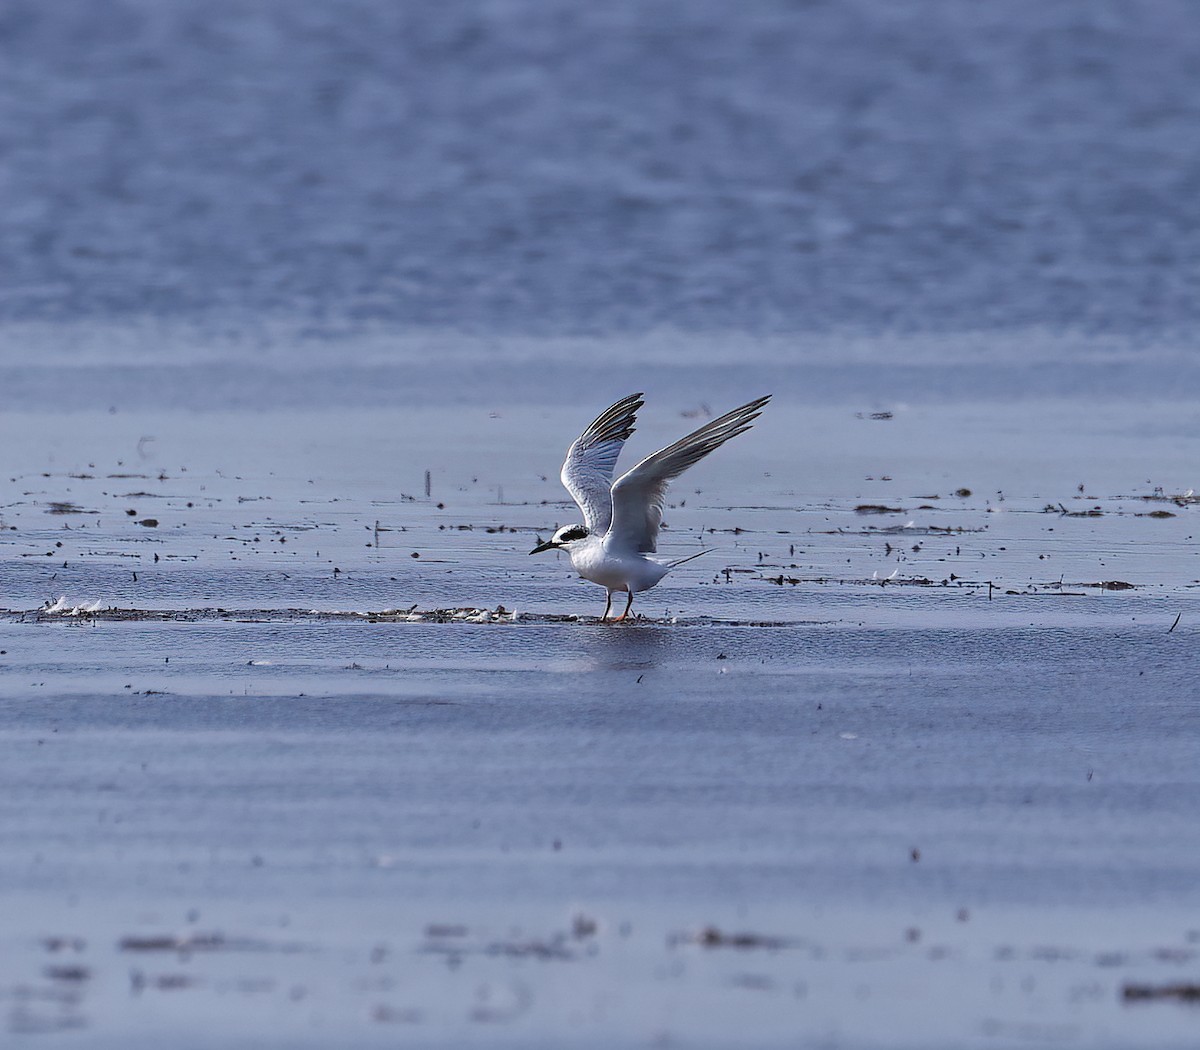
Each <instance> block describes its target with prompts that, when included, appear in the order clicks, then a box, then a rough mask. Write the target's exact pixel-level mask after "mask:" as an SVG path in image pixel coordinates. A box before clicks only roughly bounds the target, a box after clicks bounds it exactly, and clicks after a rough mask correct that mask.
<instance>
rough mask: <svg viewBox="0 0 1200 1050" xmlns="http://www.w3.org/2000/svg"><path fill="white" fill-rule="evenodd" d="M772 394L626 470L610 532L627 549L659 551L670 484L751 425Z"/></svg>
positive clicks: (617, 488)
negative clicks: (659, 529) (660, 534)
mask: <svg viewBox="0 0 1200 1050" xmlns="http://www.w3.org/2000/svg"><path fill="white" fill-rule="evenodd" d="M770 400H771V396H770V394H768V395H767V396H766V397H760V398H759V399H758V400H757V401H751V402H750V403H749V404H746V405H742V407H741V408H735V409H734V410H733V411H732V412H727V413H725V415H723V416H721V417H720V418H718V419H714V420H713V421H712V422H711V423H706V424H705V425H704V426H702V427H701V428H700V429H699V430H694V431H692V433H690V434H688V435H687V437H681V438H680V439H679V440H678V441H676V442H675V443H674V444H673V445H668V446H667V447H666V448H664V449H659V451H657V452H655V453H654V454H653V455H650V456H647V457H646V458H645V459H643V460H642V461H641V463H639V464H638V465H637V466H636V467H634V468H633V470H631V471H629V473H627V474H623V475H621V477H619V478H618V479H617V483H616V484H615V485H613V487H612V505H613V517H612V528H611V529H610V530H609V535H610V536H611V537H612V541H613V542H614V543H616V544H619V545H620V546H621V547H622V548H624V549H626V550H636V551H642V552H643V553H646V554H653V553H654V552H655V551H656V550H657V549H658V527H659V526H660V525H661V524H662V518H663V507H664V505H665V502H666V496H667V485H669V484H670V482H671V479H672V478H677V477H679V475H680V474H682V473H683V472H684V471H685V470H687V469H688V467H690V466H693V465H694V464H696V463H698V462H699V461H700V460H702V459H703V458H704V457H705V456H707V455H708V454H709V453H710V452H712V451H713V450H714V449H717V448H719V447H720V446H721V445H723V444H725V442H726V441H728V440H729V439H730V438H732V437H737V436H738V434H741V433H743V432H744V431H747V430H749V429H750V425H751V424H752V423H753V422H754V421H755V420H756V419H757V418H758V417H759V415H760V414H761V413H762V410H763V408H764V407H765V406H766V404H767V402H768V401H770Z"/></svg>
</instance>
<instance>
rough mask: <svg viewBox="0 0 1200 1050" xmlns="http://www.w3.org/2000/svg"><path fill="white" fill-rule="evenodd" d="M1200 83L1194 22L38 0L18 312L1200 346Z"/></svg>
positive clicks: (21, 19)
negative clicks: (1036, 334)
mask: <svg viewBox="0 0 1200 1050" xmlns="http://www.w3.org/2000/svg"><path fill="white" fill-rule="evenodd" d="M1198 71H1200V34H1197V33H1196V32H1195V17H1194V8H1193V6H1192V5H1191V4H1190V3H1188V2H1187V0H1155V2H1153V3H1117V2H1098V0H1086V2H1084V0H1079V2H1062V3H1053V4H1047V3H1044V2H1040V0H1007V2H1005V3H1003V4H973V3H961V2H947V0H905V2H902V3H887V4H881V3H878V2H876V0H838V2H820V0H810V2H791V3H785V2H762V0H755V2H750V3H744V4H738V5H730V4H728V3H725V2H723V0H687V2H675V3H671V2H662V3H654V4H643V3H637V2H633V0H614V2H606V3H603V4H596V5H585V4H577V3H567V2H555V0H550V2H548V0H494V2H477V3H476V2H471V3H467V2H458V3H445V2H440V0H439V2H405V3H393V2H384V0H351V2H344V3H337V4H330V3H324V2H319V0H263V2H258V3H254V4H247V3H237V2H230V0H215V2H214V0H204V2H199V0H176V2H172V3H169V4H168V3H160V2H157V0H119V2H113V3H106V4H103V5H98V4H95V3H93V2H90V0H56V2H55V3H53V4H43V3H34V2H21V0H13V2H10V3H7V4H5V5H4V8H3V10H2V11H0V193H2V196H3V200H4V209H5V222H4V226H3V230H2V231H0V258H2V259H3V270H4V274H5V276H4V278H3V282H2V284H0V323H4V322H9V323H11V322H14V321H28V320H32V319H37V320H45V321H51V322H58V321H61V320H64V319H66V320H71V319H85V320H92V321H95V320H98V319H104V320H112V319H135V320H136V319H145V318H155V319H168V320H180V319H183V320H187V321H189V322H191V323H195V324H199V325H200V326H201V331H202V334H203V335H204V336H205V337H213V336H215V335H217V334H225V335H227V334H228V333H229V331H230V330H234V331H243V330H245V328H246V327H247V326H252V325H255V324H261V321H262V318H263V317H264V316H266V315H270V316H273V317H282V318H285V319H287V320H288V321H289V322H295V323H296V324H297V325H298V326H301V327H303V326H308V331H309V333H310V334H311V333H313V332H316V333H317V334H322V333H323V334H326V335H330V334H332V335H334V336H336V335H338V334H344V333H345V332H347V331H354V330H355V329H356V327H361V326H370V325H383V326H385V327H386V328H387V329H388V330H405V331H412V330H416V331H420V330H425V329H431V328H432V329H452V330H454V331H456V332H462V333H475V334H485V335H487V334H494V333H498V332H502V333H519V334H543V335H546V334H549V335H554V334H560V333H590V334H599V335H610V334H613V333H620V332H641V331H646V330H652V329H655V328H656V327H660V326H669V327H677V328H682V329H684V330H687V331H697V332H704V331H735V332H738V333H743V334H746V335H749V336H754V335H762V334H766V333H779V332H787V333H790V332H807V333H830V332H839V331H844V330H847V329H849V330H852V331H855V332H865V333H870V334H874V335H879V334H888V333H931V332H943V333H963V332H991V331H995V330H1006V329H1014V330H1021V331H1027V330H1031V329H1032V330H1036V331H1045V332H1051V333H1068V334H1075V335H1077V336H1080V337H1086V338H1088V339H1094V340H1099V341H1100V342H1099V344H1098V345H1099V347H1100V348H1102V349H1107V350H1111V349H1112V347H1113V346H1114V345H1117V346H1121V345H1125V344H1126V343H1128V342H1131V341H1132V342H1136V343H1139V344H1140V343H1146V342H1151V343H1153V342H1156V341H1166V342H1168V343H1173V344H1174V345H1179V344H1183V345H1186V346H1188V347H1192V346H1194V345H1195V335H1194V331H1195V330H1196V322H1197V321H1198V320H1200V301H1198V299H1197V296H1196V295H1195V289H1196V287H1197V281H1198V279H1200V238H1198V231H1200V149H1198V147H1200V93H1197V91H1196V90H1195V85H1196V75H1197V72H1198ZM1105 340H1107V342H1105ZM19 350H20V347H18V346H14V345H13V340H12V339H11V338H9V339H7V340H5V346H4V353H5V356H6V358H7V359H8V360H12V357H13V355H14V354H18V353H19ZM164 352H165V351H164ZM1097 352H1100V351H1099V350H1097Z"/></svg>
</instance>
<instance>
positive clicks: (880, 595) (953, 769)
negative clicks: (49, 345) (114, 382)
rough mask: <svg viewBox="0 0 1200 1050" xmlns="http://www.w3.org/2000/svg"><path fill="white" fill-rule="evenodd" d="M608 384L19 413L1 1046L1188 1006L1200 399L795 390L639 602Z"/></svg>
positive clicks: (994, 1041) (956, 1036)
mask: <svg viewBox="0 0 1200 1050" xmlns="http://www.w3.org/2000/svg"><path fill="white" fill-rule="evenodd" d="M774 407H775V406H773V408H774ZM684 410H686V411H688V412H693V411H698V412H702V411H703V409H701V408H699V407H696V406H686V405H685V406H682V407H679V406H675V407H674V411H671V412H666V411H664V412H662V413H661V414H659V415H658V416H657V418H655V416H654V414H653V413H647V419H646V421H645V425H644V428H643V430H644V431H645V432H640V433H639V434H638V435H636V436H635V440H634V443H633V444H634V446H635V448H633V449H631V451H633V452H634V453H635V454H636V452H637V451H638V450H639V449H643V448H650V447H654V446H655V445H656V444H661V443H662V441H661V440H659V439H660V438H669V437H671V436H674V432H677V431H678V430H679V428H680V427H681V426H682V425H684V423H685V420H684V418H683V417H681V416H680V415H679V413H680V412H681V411H684ZM579 414H580V413H579V411H578V410H571V409H566V408H555V409H546V408H529V409H524V408H517V409H512V408H504V409H503V410H474V409H470V408H459V409H454V410H449V409H442V410H439V411H438V412H436V413H434V412H432V411H430V412H429V413H428V415H427V416H422V415H421V413H420V411H419V410H417V411H414V412H413V413H410V414H408V415H407V417H406V418H405V421H404V424H405V425H404V426H403V427H396V426H394V425H390V424H392V423H394V422H395V419H394V416H389V414H387V413H384V412H382V411H380V412H366V411H364V412H358V413H355V414H353V415H352V416H349V415H345V414H339V413H333V412H331V413H327V414H324V415H322V413H319V412H312V413H304V412H296V411H284V410H277V411H274V412H271V413H267V414H265V415H263V416H261V417H256V416H249V415H230V416H226V417H221V416H218V415H214V414H199V415H194V416H193V415H186V414H185V415H178V416H173V417H172V416H165V415H164V416H161V417H157V418H156V417H154V416H153V415H147V414H145V413H139V414H137V416H136V418H130V417H127V416H125V415H124V414H122V413H116V414H111V415H110V414H107V413H104V414H99V413H98V414H95V415H94V416H90V417H86V418H83V419H79V420H77V421H76V424H77V427H78V430H77V432H75V433H71V432H68V431H64V430H61V429H60V430H52V431H50V432H46V431H45V430H44V429H39V428H38V426H37V425H36V424H35V422H34V421H33V420H32V418H25V419H22V418H21V417H20V416H19V415H18V416H16V417H9V419H8V420H7V423H8V424H11V425H8V426H6V434H5V436H6V442H5V446H4V453H3V455H4V470H5V473H6V478H9V479H11V481H9V483H8V488H7V492H8V493H9V496H8V498H7V500H6V503H5V506H4V507H3V508H0V515H2V520H3V524H4V526H5V531H4V532H3V533H0V558H2V559H3V568H4V580H5V587H6V594H5V601H4V603H3V604H4V606H5V609H4V611H3V613H0V650H3V655H0V660H2V661H3V662H4V674H3V678H2V679H0V734H2V735H3V740H4V750H5V754H6V761H5V762H4V763H3V766H2V768H0V799H3V802H0V806H2V807H3V811H4V817H3V821H2V824H0V826H2V828H3V846H4V848H3V850H0V881H2V882H3V885H4V886H5V887H6V891H5V902H6V911H7V914H8V916H9V918H8V920H7V921H6V924H5V929H4V931H3V934H2V938H3V947H2V950H0V1007H2V1009H3V1015H2V1017H3V1024H4V1025H5V1030H6V1033H7V1038H8V1040H9V1041H10V1042H14V1044H15V1045H25V1044H28V1045H38V1046H74V1045H88V1046H135V1047H136V1046H154V1045H163V1043H164V1042H169V1043H170V1044H171V1045H175V1046H192V1045H194V1046H210V1045H215V1044H216V1043H219V1044H220V1045H224V1046H314V1047H315V1046H322V1047H327V1046H363V1045H395V1044H396V1042H397V1041H400V1040H407V1041H415V1042H417V1043H419V1044H420V1045H435V1046H436V1045H445V1046H461V1045H479V1046H485V1045H486V1046H495V1045H511V1046H561V1045H568V1044H569V1045H590V1046H605V1047H611V1046H652V1045H679V1046H728V1045H735V1044H736V1045H761V1046H784V1045H787V1046H795V1045H801V1046H809V1045H812V1046H816V1045H837V1046H851V1047H854V1046H878V1045H885V1046H1008V1045H1020V1046H1064V1045H1065V1046H1072V1045H1074V1046H1102V1045H1111V1046H1126V1045H1139V1046H1150V1045H1155V1046H1159V1045H1161V1046H1187V1045H1191V1044H1192V1043H1194V1041H1195V1037H1196V1032H1197V1030H1198V1029H1197V1025H1200V1018H1198V1017H1197V1014H1196V1011H1195V1007H1194V1005H1191V998H1190V994H1191V993H1190V992H1189V988H1191V987H1192V986H1193V984H1194V982H1195V981H1196V979H1197V976H1198V975H1200V921H1198V920H1197V916H1198V915H1200V891H1198V889H1197V886H1200V881H1198V880H1197V879H1196V877H1195V875H1196V872H1197V870H1200V833H1198V831H1197V823H1196V820H1195V813H1196V812H1197V808H1198V807H1200V776H1198V775H1197V772H1196V770H1197V765H1196V762H1195V755H1196V754H1197V750H1198V746H1200V716H1198V714H1197V708H1196V701H1195V667H1196V642H1197V630H1198V625H1200V607H1198V606H1197V596H1198V595H1200V580H1198V577H1200V561H1198V559H1197V549H1198V548H1197V545H1196V543H1195V539H1194V535H1195V533H1194V530H1195V523H1196V520H1197V519H1196V517H1195V516H1196V514H1197V513H1200V509H1198V508H1197V507H1196V506H1195V498H1194V496H1193V495H1192V494H1191V493H1190V492H1189V489H1188V481H1189V471H1192V470H1193V464H1194V458H1192V454H1193V452H1194V449H1193V448H1192V447H1191V445H1190V444H1189V440H1188V439H1187V438H1186V434H1187V433H1188V428H1189V427H1190V422H1189V420H1188V418H1187V413H1186V412H1182V413H1181V412H1180V410H1179V409H1178V407H1177V406H1158V407H1155V406H1139V407H1135V406H1125V407H1124V408H1114V409H1113V410H1112V411H1109V412H1104V413H1099V414H1097V413H1096V412H1094V411H1092V410H1091V409H1090V408H1089V409H1088V410H1086V411H1084V410H1073V409H1071V407H1070V406H1064V405H1016V406H1014V405H1004V404H1000V405H990V406H989V405H983V406H970V407H954V408H945V407H943V408H934V407H910V406H903V405H893V406H890V407H889V408H888V409H887V410H886V411H874V410H872V409H870V408H869V407H868V408H866V409H862V410H861V411H859V410H856V409H854V408H853V407H852V406H847V407H838V408H834V407H828V406H826V407H821V408H814V407H812V406H797V405H790V406H789V405H787V404H783V405H780V406H778V410H777V411H773V413H772V415H771V416H770V417H768V418H764V420H763V422H762V424H761V425H760V427H759V428H757V429H756V431H755V432H754V433H753V434H752V435H750V436H749V437H747V438H746V439H741V440H739V441H738V442H735V443H733V444H732V445H730V446H729V447H728V448H727V449H724V450H722V454H721V455H720V456H717V457H714V458H713V459H712V460H711V461H709V462H708V463H707V464H706V465H705V466H704V467H703V468H700V469H698V470H697V471H696V472H695V474H694V475H689V477H688V478H687V479H686V481H687V482H689V483H690V484H684V485H682V486H678V488H677V490H676V491H675V492H674V493H673V495H674V497H675V499H674V505H673V506H672V508H671V510H670V513H669V515H668V524H669V526H670V527H669V529H668V530H667V531H666V532H665V533H664V536H665V538H666V539H665V543H664V552H665V553H670V554H672V555H675V554H685V553H687V552H689V551H691V550H693V549H699V548H700V547H701V546H705V547H712V548H714V549H713V551H712V553H710V554H709V555H706V557H705V558H702V559H698V560H697V561H695V562H693V563H690V564H689V565H688V566H686V567H685V568H684V569H681V570H680V571H679V572H678V573H677V574H676V575H673V576H672V577H670V578H669V579H668V580H667V581H666V583H664V585H662V586H661V587H659V588H658V589H657V590H655V591H653V592H650V593H648V594H646V595H643V596H641V597H640V598H639V600H638V602H637V604H635V607H634V608H635V611H640V613H641V614H642V618H641V619H639V620H636V621H634V622H631V623H628V624H624V625H619V626H601V625H599V624H598V623H596V615H597V614H598V613H599V612H600V610H601V609H602V607H603V601H602V592H599V590H598V589H596V588H593V587H591V586H589V585H586V584H584V583H582V582H581V581H578V580H576V579H573V578H572V576H571V574H570V572H569V569H568V567H567V565H566V563H565V562H561V561H558V560H556V559H555V558H554V557H549V558H537V559H534V558H529V557H527V554H526V552H527V551H528V550H529V549H530V548H531V547H532V546H533V544H534V542H536V537H537V536H538V535H539V534H540V535H545V534H547V533H548V532H549V531H550V529H551V528H552V527H553V526H554V525H556V524H560V523H563V522H566V521H569V520H573V514H574V512H573V510H572V509H571V508H570V507H569V506H567V505H565V504H564V503H563V499H564V494H563V493H562V492H561V491H560V490H559V489H558V486H557V482H556V479H555V476H554V475H555V474H556V472H557V467H558V462H559V459H560V456H561V448H560V446H561V445H562V444H563V441H562V440H556V439H557V438H560V437H561V436H563V435H565V436H566V437H567V438H569V436H570V434H571V431H572V428H575V429H577V427H576V423H577V417H578V416H579ZM585 414H586V413H585ZM81 433H82V434H86V436H87V439H86V441H81V440H80V434H81ZM1001 435H1003V438H1004V454H1003V455H1000V454H998V453H996V452H995V451H994V450H995V449H996V448H997V447H998V444H999V440H1000V436H1001ZM948 436H952V437H953V439H954V440H948ZM639 442H640V444H639ZM426 471H429V482H428V484H429V491H428V495H427V494H426V490H425V485H426V481H425V472H426ZM543 474H545V475H546V476H545V478H543V476H542V475H543Z"/></svg>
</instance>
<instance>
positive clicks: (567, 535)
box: [529, 525, 588, 554]
mask: <svg viewBox="0 0 1200 1050" xmlns="http://www.w3.org/2000/svg"><path fill="white" fill-rule="evenodd" d="M587 537H588V530H587V526H585V525H564V526H563V527H562V528H561V529H559V530H558V531H557V532H556V533H555V534H554V535H553V536H551V537H550V538H549V539H548V540H547V541H546V542H545V543H539V544H538V545H537V546H536V547H534V548H533V550H531V551H530V552H529V553H530V554H541V553H542V551H548V550H553V549H554V548H556V547H558V548H563V547H570V546H571V544H572V543H578V542H579V541H580V540H586V539H587Z"/></svg>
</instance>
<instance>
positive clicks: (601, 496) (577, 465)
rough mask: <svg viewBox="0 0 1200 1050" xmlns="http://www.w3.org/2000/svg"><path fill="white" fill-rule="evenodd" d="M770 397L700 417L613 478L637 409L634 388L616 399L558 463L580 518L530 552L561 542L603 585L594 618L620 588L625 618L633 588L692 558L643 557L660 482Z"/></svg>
mask: <svg viewBox="0 0 1200 1050" xmlns="http://www.w3.org/2000/svg"><path fill="white" fill-rule="evenodd" d="M770 400H771V398H770V395H767V396H766V397H760V398H759V399H758V400H757V401H751V402H750V403H749V404H747V405H742V407H741V408H735V409H734V410H733V411H732V412H727V413H726V414H725V415H723V416H721V417H720V418H719V419H714V420H713V421H712V422H711V423H706V424H705V425H704V426H702V427H701V428H700V429H699V430H694V431H693V432H692V433H690V434H688V435H687V437H682V438H680V439H679V440H678V441H676V442H675V443H674V444H673V445H668V446H667V447H666V448H664V449H659V451H657V452H655V453H654V454H653V455H650V456H647V457H646V458H645V459H643V460H642V461H641V463H639V464H638V465H637V466H636V467H634V468H633V470H631V471H629V472H628V473H627V474H622V475H621V477H619V478H617V480H616V482H615V483H614V482H613V480H612V476H613V469H614V468H615V467H616V465H617V456H619V455H620V453H621V447H622V446H623V445H624V444H625V439H626V438H628V437H629V435H630V434H632V433H633V424H634V422H635V419H636V416H637V411H638V409H639V408H641V407H642V395H641V394H630V395H629V396H628V397H625V398H622V399H621V400H620V401H618V402H617V403H616V404H615V405H613V406H612V407H611V408H607V409H605V410H604V411H603V412H601V413H600V415H599V416H597V417H596V419H595V421H594V422H593V423H592V425H591V426H590V427H588V428H587V430H585V431H584V432H583V433H582V434H580V435H579V437H578V438H577V439H576V441H575V442H574V444H572V445H571V447H570V448H569V449H568V450H567V458H566V462H564V463H563V468H562V483H563V484H564V485H565V486H566V487H567V491H568V492H570V493H571V496H572V497H573V498H574V500H575V502H576V503H578V504H579V509H580V510H582V511H583V519H584V524H583V525H564V526H563V527H562V528H561V529H559V530H558V531H557V532H556V533H555V534H554V535H553V536H552V537H551V538H550V539H549V540H547V541H546V542H545V543H539V544H538V545H537V546H536V547H534V548H533V550H531V551H530V552H529V553H530V554H537V553H539V552H540V551H547V550H551V549H553V548H561V549H562V550H565V551H566V552H567V553H568V554H569V555H570V556H571V564H572V565H574V566H575V570H576V572H578V573H579V575H580V576H582V577H583V578H584V579H585V580H591V581H592V583H598V584H600V586H601V587H604V588H606V589H607V591H608V602H607V603H606V604H605V606H604V615H603V616H602V617H600V619H601V620H605V619H607V618H608V614H609V611H610V610H611V609H612V596H613V594H614V593H616V592H617V591H625V592H626V593H627V594H628V595H629V598H628V599H627V601H626V602H625V611H624V612H623V613H621V615H620V616H618V617H617V620H616V621H615V622H619V621H621V620H624V619H625V617H626V616H628V615H629V607H630V606H631V605H633V596H634V594H635V593H636V592H637V591H648V590H649V589H650V588H651V587H653V586H654V585H655V584H657V583H658V582H659V581H660V580H661V579H662V578H663V577H664V576H666V574H667V573H668V572H670V570H671V569H673V568H674V567H675V566H676V565H681V564H682V563H683V562H685V561H690V560H691V558H680V559H679V560H678V561H672V562H663V561H659V560H658V559H657V558H651V557H648V555H651V554H653V553H654V552H655V551H656V550H657V540H658V527H659V525H661V524H662V517H663V507H664V505H665V501H666V495H667V485H668V484H669V483H670V481H671V479H672V478H677V477H679V475H680V474H682V473H683V472H684V471H685V470H687V469H688V467H690V466H692V465H693V464H695V463H698V462H699V461H700V460H701V459H703V458H704V457H705V456H707V455H708V454H709V453H710V452H712V451H713V450H714V449H716V448H718V447H719V446H721V445H723V444H725V442H726V441H728V440H729V439H730V438H731V437H737V435H738V434H741V433H742V432H743V431H746V430H749V429H750V425H751V424H752V423H753V422H754V420H756V419H757V418H758V417H759V414H760V413H761V412H762V410H763V407H764V406H765V405H766V403H767V402H768V401H770ZM701 553H704V552H703V551H702V552H701ZM691 557H692V558H698V557H699V555H698V554H693V555H692V556H691Z"/></svg>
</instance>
